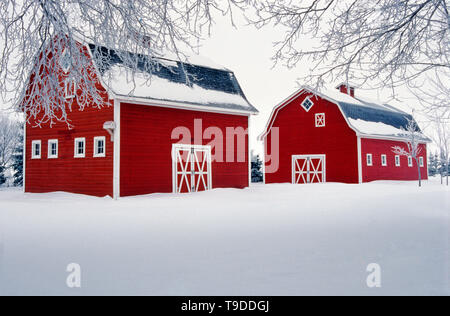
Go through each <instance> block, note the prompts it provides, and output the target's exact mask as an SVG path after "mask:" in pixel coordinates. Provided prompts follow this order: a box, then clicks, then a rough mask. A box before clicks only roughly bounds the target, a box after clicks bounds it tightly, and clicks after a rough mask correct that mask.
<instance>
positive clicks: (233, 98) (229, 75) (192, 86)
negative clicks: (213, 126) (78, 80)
mask: <svg viewBox="0 0 450 316" xmlns="http://www.w3.org/2000/svg"><path fill="white" fill-rule="evenodd" d="M89 49H90V52H91V55H92V56H93V59H94V62H95V64H96V66H97V69H98V70H99V72H100V75H101V77H102V81H103V82H104V83H105V84H106V85H107V86H108V88H109V89H110V90H111V91H112V92H113V93H114V94H115V95H119V96H129V97H138V98H145V99H150V100H159V101H168V102H177V103H182V104H186V105H196V106H200V107H204V108H205V109H211V108H214V109H223V110H225V111H226V110H232V111H241V112H245V113H249V114H256V113H258V110H257V109H256V108H255V107H253V106H252V105H251V104H250V103H249V102H248V100H247V98H246V96H245V94H244V92H243V91H242V89H241V87H240V85H239V83H238V81H237V79H236V76H235V75H234V73H233V72H232V71H230V70H227V69H225V68H222V67H220V66H212V65H211V64H200V65H197V64H193V63H191V62H188V61H187V62H180V61H177V60H175V59H168V58H164V57H149V56H145V55H137V54H134V55H133V54H132V53H129V52H125V54H131V55H133V57H137V58H136V59H137V60H138V61H139V62H138V65H137V71H135V72H133V71H132V68H131V67H128V66H127V65H126V63H125V62H124V61H123V58H121V56H123V54H124V53H123V52H122V53H118V52H116V51H114V50H111V49H108V48H106V47H103V46H95V45H92V44H91V45H89ZM149 65H150V67H149Z"/></svg>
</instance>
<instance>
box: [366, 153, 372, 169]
mask: <svg viewBox="0 0 450 316" xmlns="http://www.w3.org/2000/svg"><path fill="white" fill-rule="evenodd" d="M366 163H367V165H368V166H369V167H372V166H373V156H372V154H367V155H366Z"/></svg>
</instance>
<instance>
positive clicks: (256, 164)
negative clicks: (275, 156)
mask: <svg viewBox="0 0 450 316" xmlns="http://www.w3.org/2000/svg"><path fill="white" fill-rule="evenodd" d="M252 182H253V183H258V182H263V173H262V161H261V159H260V158H259V155H257V156H256V157H253V159H252Z"/></svg>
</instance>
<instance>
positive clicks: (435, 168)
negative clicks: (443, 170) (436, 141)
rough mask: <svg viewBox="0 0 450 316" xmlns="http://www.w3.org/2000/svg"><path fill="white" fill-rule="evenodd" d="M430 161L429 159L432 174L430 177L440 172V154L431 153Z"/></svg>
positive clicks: (429, 171) (429, 170)
mask: <svg viewBox="0 0 450 316" xmlns="http://www.w3.org/2000/svg"><path fill="white" fill-rule="evenodd" d="M428 161H429V166H428V174H429V175H430V177H434V176H435V175H437V174H439V156H438V154H437V153H435V154H433V153H431V154H430V158H429V159H428Z"/></svg>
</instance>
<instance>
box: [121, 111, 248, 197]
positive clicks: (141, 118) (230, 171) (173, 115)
mask: <svg viewBox="0 0 450 316" xmlns="http://www.w3.org/2000/svg"><path fill="white" fill-rule="evenodd" d="M195 119H202V120H203V121H202V123H203V131H204V130H205V129H206V128H208V127H218V128H220V129H221V130H222V132H223V134H224V138H225V135H226V128H227V127H243V128H244V129H247V127H248V117H247V116H237V115H227V114H217V113H207V112H197V111H188V110H179V109H171V108H163V107H153V106H144V105H134V104H127V103H122V104H121V119H120V124H121V126H120V130H121V141H120V142H121V143H120V147H121V155H120V195H121V196H131V195H140V194H149V193H158V192H159V193H168V192H172V157H171V153H172V144H173V143H177V142H178V141H176V140H172V139H171V136H172V131H173V130H174V128H176V127H181V126H183V127H186V128H188V129H189V130H190V131H191V135H192V137H194V120H195ZM209 142H210V140H203V144H200V143H196V145H208V143H209ZM192 143H193V142H192ZM224 151H226V149H225V146H224ZM236 154H237V153H235V155H236ZM242 154H244V153H242ZM213 155H214V149H213ZM225 155H226V152H225V153H224V157H226V156H225ZM248 179H249V175H248V136H246V146H245V162H214V161H213V162H212V187H213V188H244V187H247V186H248Z"/></svg>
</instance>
